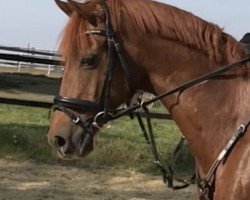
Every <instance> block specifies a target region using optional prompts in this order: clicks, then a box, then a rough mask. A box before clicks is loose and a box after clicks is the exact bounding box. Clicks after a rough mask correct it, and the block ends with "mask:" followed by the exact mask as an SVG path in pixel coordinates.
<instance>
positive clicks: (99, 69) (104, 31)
mask: <svg viewBox="0 0 250 200" xmlns="http://www.w3.org/2000/svg"><path fill="white" fill-rule="evenodd" d="M55 1H56V3H57V5H58V6H59V8H60V9H61V10H62V11H63V12H65V13H66V14H67V15H68V16H69V21H68V23H67V25H66V28H65V30H64V32H63V36H62V39H61V43H60V48H59V49H60V52H61V53H62V55H63V57H64V60H65V67H64V73H63V78H62V83H61V88H60V96H57V97H56V98H55V104H56V110H55V113H54V116H53V119H52V121H51V125H50V130H49V132H48V140H49V143H50V144H51V145H52V146H54V147H55V148H56V149H57V151H58V153H59V155H60V156H61V157H63V158H72V157H75V156H76V157H84V156H86V155H88V154H89V153H90V152H91V151H92V150H93V149H94V138H95V136H96V134H97V132H98V130H99V129H100V128H102V126H103V125H104V124H105V123H106V122H107V121H108V120H109V118H111V117H112V112H111V111H112V110H115V109H116V108H118V107H119V106H120V105H121V104H124V103H128V102H130V100H131V98H132V97H133V95H134V94H135V93H136V91H139V90H140V91H141V90H143V91H147V92H149V93H152V94H155V95H159V94H162V93H164V92H166V91H169V90H170V91H171V90H172V89H173V88H176V87H178V86H180V85H182V84H183V83H185V82H188V81H190V80H193V79H195V78H197V77H200V76H202V75H204V74H206V73H209V72H211V71H214V70H217V69H218V68H219V67H220V66H224V65H230V64H232V63H235V62H237V61H239V60H242V59H244V58H246V56H247V52H246V49H245V47H244V46H243V45H242V44H241V43H239V42H237V41H236V39H234V38H233V37H232V36H230V35H229V34H227V33H225V32H223V30H222V29H221V28H219V27H218V26H217V25H215V24H212V23H209V22H206V21H204V20H203V19H201V18H199V17H197V16H195V15H193V14H192V13H189V12H186V11H183V10H181V9H178V8H176V7H173V6H171V5H167V4H163V3H159V2H155V1H150V0H137V1H135V0H107V1H104V0H87V1H85V2H83V3H80V2H75V1H73V0H68V1H67V2H65V1H64V2H63V1H60V0H55ZM238 64H240V68H237V69H233V70H232V71H229V72H226V73H222V74H219V75H216V76H214V77H213V78H211V79H209V80H207V81H202V82H199V84H195V85H192V87H188V88H187V87H186V88H185V89H182V90H180V91H179V92H177V93H169V94H170V95H169V96H167V97H163V98H161V102H162V103H163V105H164V106H165V107H166V108H167V109H168V111H169V112H170V113H171V116H172V118H173V120H174V121H175V122H176V124H177V125H178V127H179V128H180V130H181V132H182V133H183V135H184V136H185V137H186V139H187V141H188V144H189V146H190V148H191V151H192V152H193V154H194V156H195V160H196V165H197V171H198V174H199V177H200V178H204V177H205V176H206V174H207V173H209V171H210V169H211V166H213V163H214V161H215V160H216V158H217V157H218V155H219V154H220V153H221V152H222V150H223V149H224V147H225V146H227V144H228V141H231V140H232V136H233V133H234V132H235V130H242V132H243V130H244V135H241V137H240V139H239V137H237V142H236V143H234V147H233V148H231V149H230V152H229V154H227V157H226V159H223V162H220V163H219V164H218V165H217V167H216V170H214V173H213V174H212V178H211V180H210V181H211V184H210V187H209V191H208V192H207V193H206V194H203V193H200V194H199V195H198V198H200V199H203V198H205V199H216V200H223V199H227V200H235V199H237V200H244V199H249V195H250V179H249V177H250V171H249V166H250V159H249V158H250V151H249V142H250V133H249V132H250V131H249V129H248V124H247V125H246V126H243V124H244V122H246V121H247V120H249V113H250V107H249V104H248V102H249V100H250V95H249V94H250V93H249V92H250V87H249V63H247V62H240V63H238ZM143 105H144V104H143V102H142V104H141V105H139V106H141V107H144V106H143ZM229 143H230V142H229ZM227 152H228V151H227Z"/></svg>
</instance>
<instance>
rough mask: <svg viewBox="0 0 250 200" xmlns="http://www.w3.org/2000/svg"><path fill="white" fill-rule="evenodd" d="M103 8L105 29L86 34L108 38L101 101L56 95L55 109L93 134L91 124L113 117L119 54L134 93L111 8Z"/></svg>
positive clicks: (105, 6)
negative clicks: (84, 117)
mask: <svg viewBox="0 0 250 200" xmlns="http://www.w3.org/2000/svg"><path fill="white" fill-rule="evenodd" d="M103 10H104V12H105V29H104V30H100V29H93V30H89V31H87V32H86V34H88V35H99V36H103V37H106V38H107V44H108V53H107V60H108V61H107V63H108V64H107V67H106V75H105V81H104V86H103V89H102V94H101V97H100V100H99V102H98V103H97V102H93V101H89V100H80V99H74V98H68V97H63V96H59V95H58V96H55V98H54V109H55V110H59V111H62V112H64V113H65V114H66V115H67V116H68V117H69V118H70V119H71V120H72V122H73V123H75V124H77V125H80V126H81V127H83V128H84V129H85V130H87V133H89V134H91V131H88V130H89V128H91V126H93V125H94V126H96V127H98V126H99V125H98V124H99V123H102V124H103V123H105V122H107V121H108V120H109V119H110V118H111V117H112V116H111V113H110V105H109V95H110V86H111V81H112V78H113V67H114V59H115V56H118V58H119V61H120V63H121V66H122V69H123V71H124V74H125V77H126V79H127V84H128V89H129V90H130V93H132V87H131V73H130V70H129V68H128V65H127V63H126V60H125V57H124V55H123V53H122V48H121V45H120V43H119V41H118V39H117V37H116V34H115V32H114V29H113V26H112V24H111V20H110V14H109V10H108V8H107V5H106V4H105V3H104V4H103ZM76 113H78V114H76ZM83 113H92V114H94V115H96V116H95V117H94V118H93V117H92V118H90V119H87V120H82V119H81V118H80V114H83ZM97 121H98V122H97Z"/></svg>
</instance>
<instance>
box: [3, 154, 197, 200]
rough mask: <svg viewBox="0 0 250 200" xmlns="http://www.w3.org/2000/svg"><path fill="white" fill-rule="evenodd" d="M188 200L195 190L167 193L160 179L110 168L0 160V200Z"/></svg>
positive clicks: (192, 196) (192, 197)
mask: <svg viewBox="0 0 250 200" xmlns="http://www.w3.org/2000/svg"><path fill="white" fill-rule="evenodd" d="M92 199H93V200H111V199H112V200H160V199H174V200H184V199H185V200H191V199H195V188H194V187H191V188H188V189H185V190H182V191H174V192H173V191H171V190H169V189H167V188H166V187H165V186H164V184H163V183H162V181H161V177H158V176H151V175H146V174H140V173H137V172H133V171H129V170H121V169H114V168H104V169H82V168H75V167H69V166H60V165H47V164H36V163H33V162H30V161H25V162H21V163H19V162H13V161H6V160H3V159H0V200H92Z"/></svg>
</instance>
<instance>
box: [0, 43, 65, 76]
mask: <svg viewBox="0 0 250 200" xmlns="http://www.w3.org/2000/svg"><path fill="white" fill-rule="evenodd" d="M0 64H2V66H10V67H13V66H16V67H17V71H18V72H20V71H21V67H22V65H23V64H25V66H26V67H27V66H29V67H34V68H39V69H43V70H47V71H48V75H50V73H51V71H52V70H62V68H61V67H60V66H62V65H63V61H62V60H61V55H60V54H59V53H57V52H55V51H46V50H36V49H34V48H31V49H30V48H20V47H8V46H0Z"/></svg>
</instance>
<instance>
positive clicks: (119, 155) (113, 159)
mask: <svg viewBox="0 0 250 200" xmlns="http://www.w3.org/2000/svg"><path fill="white" fill-rule="evenodd" d="M157 109H158V110H159V106H157ZM47 118H48V110H47V109H39V108H30V107H20V106H9V105H3V104H2V105H0V122H1V125H0V158H5V159H11V160H20V161H23V160H27V159H29V160H33V161H35V162H46V163H59V164H67V165H74V166H78V167H88V168H92V167H103V166H104V167H105V166H112V167H119V168H120V167H123V168H131V169H134V170H137V171H140V172H145V173H154V172H155V171H157V170H156V169H155V166H154V164H153V163H152V156H151V153H150V150H149V147H148V145H147V144H146V142H145V139H144V137H143V135H142V133H141V132H140V129H139V125H138V124H137V121H136V120H130V119H128V118H122V119H120V120H118V121H115V122H112V123H110V124H109V126H110V128H105V129H103V130H102V131H101V132H100V133H99V135H98V136H97V141H96V149H95V151H94V152H93V153H91V154H90V155H89V156H88V157H86V158H85V159H82V160H79V161H62V160H60V159H59V158H58V157H57V155H56V153H55V152H54V150H53V149H52V148H51V147H50V146H49V145H48V143H47V139H46V130H47V128H48V125H49V122H48V120H47ZM153 127H154V130H155V139H156V143H157V148H158V150H159V154H160V158H161V159H162V161H163V163H166V162H168V161H169V159H170V156H171V153H172V152H173V150H174V148H175V146H176V144H177V143H178V140H179V138H180V131H179V130H178V128H177V127H176V126H175V124H174V123H173V122H172V121H168V122H166V121H157V120H154V121H153ZM192 163H193V162H192V157H191V155H190V152H189V150H188V149H187V147H185V148H184V150H183V151H182V153H181V155H180V156H179V158H178V161H177V164H178V170H179V171H180V172H181V173H190V171H191V170H192Z"/></svg>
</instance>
